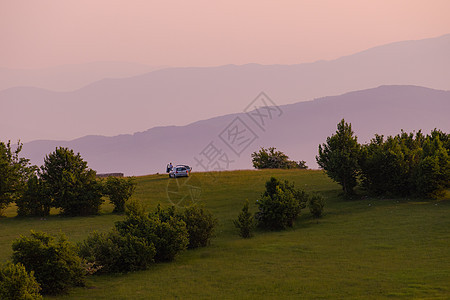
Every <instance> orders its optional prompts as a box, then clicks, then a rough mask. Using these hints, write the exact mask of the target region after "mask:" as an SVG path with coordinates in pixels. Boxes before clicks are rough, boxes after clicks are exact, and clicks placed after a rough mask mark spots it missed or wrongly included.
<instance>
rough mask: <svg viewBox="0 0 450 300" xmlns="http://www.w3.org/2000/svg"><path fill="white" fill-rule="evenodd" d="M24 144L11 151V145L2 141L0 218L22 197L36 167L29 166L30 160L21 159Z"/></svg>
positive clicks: (0, 154) (0, 158) (0, 145)
mask: <svg viewBox="0 0 450 300" xmlns="http://www.w3.org/2000/svg"><path fill="white" fill-rule="evenodd" d="M20 151H22V144H20V143H18V144H17V147H16V149H11V143H10V142H8V143H6V144H5V143H3V142H1V141H0V216H1V215H2V214H3V210H4V209H5V208H6V207H7V206H8V205H9V204H10V203H12V202H14V201H16V200H17V199H19V198H20V197H21V196H22V193H23V191H24V190H25V186H26V181H27V180H28V178H29V177H30V175H31V174H32V173H33V172H34V170H35V167H32V166H29V159H26V158H23V157H19V153H20Z"/></svg>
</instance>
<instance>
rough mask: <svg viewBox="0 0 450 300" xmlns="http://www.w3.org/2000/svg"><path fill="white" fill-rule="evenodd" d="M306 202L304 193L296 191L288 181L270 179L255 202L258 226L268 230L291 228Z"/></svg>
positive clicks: (306, 196) (306, 197) (306, 198)
mask: <svg viewBox="0 0 450 300" xmlns="http://www.w3.org/2000/svg"><path fill="white" fill-rule="evenodd" d="M307 201H308V195H307V194H306V193H305V192H304V191H301V190H296V189H295V188H294V185H293V184H290V183H289V182H288V181H285V182H280V181H278V180H277V179H276V178H274V177H272V178H270V180H269V181H267V182H266V191H265V192H264V193H263V195H262V197H261V198H260V199H259V200H257V202H256V205H257V206H258V209H259V211H258V212H257V213H256V215H255V217H256V220H257V222H258V225H259V226H260V227H264V228H267V229H270V230H278V229H285V228H287V227H292V226H293V224H294V221H295V219H297V217H298V215H299V214H300V211H301V209H302V208H304V207H305V206H306V203H307Z"/></svg>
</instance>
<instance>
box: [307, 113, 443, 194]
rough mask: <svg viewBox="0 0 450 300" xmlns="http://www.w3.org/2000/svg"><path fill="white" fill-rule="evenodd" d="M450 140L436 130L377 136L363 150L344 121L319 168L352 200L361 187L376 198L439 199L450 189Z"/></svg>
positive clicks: (320, 158)
mask: <svg viewBox="0 0 450 300" xmlns="http://www.w3.org/2000/svg"><path fill="white" fill-rule="evenodd" d="M449 153H450V134H447V133H445V132H442V131H441V130H438V129H434V130H432V131H431V132H430V133H429V134H426V135H425V134H423V133H422V131H418V132H411V133H407V132H405V131H403V130H402V131H401V132H400V133H399V134H397V135H395V136H388V137H384V136H383V135H379V134H376V135H375V137H374V138H373V139H371V141H370V142H369V143H366V144H359V143H358V140H357V137H356V136H355V134H354V132H353V130H352V126H351V124H350V123H346V122H345V120H344V119H342V120H341V122H339V124H338V125H337V131H336V132H335V134H333V135H331V136H330V137H328V138H327V140H326V143H324V144H322V145H319V154H318V156H316V160H317V163H318V164H319V166H320V167H321V168H322V169H323V170H325V172H326V173H327V175H328V176H329V177H330V178H332V179H333V180H334V181H336V182H337V183H339V184H340V185H341V186H342V189H343V192H344V194H345V195H347V196H351V195H353V194H354V189H355V187H357V186H361V187H362V188H363V189H365V190H366V191H368V192H369V193H371V194H374V195H385V196H398V197H404V196H413V197H425V198H438V197H441V196H443V195H444V194H445V192H446V190H447V189H448V188H449V187H450V156H449Z"/></svg>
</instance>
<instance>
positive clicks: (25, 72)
mask: <svg viewBox="0 0 450 300" xmlns="http://www.w3.org/2000/svg"><path fill="white" fill-rule="evenodd" d="M162 68H164V66H147V65H142V64H136V63H126V62H107V61H101V62H92V63H85V64H77V65H63V66H58V67H51V68H44V69H8V68H0V91H1V90H5V89H8V88H12V87H26V86H28V87H35V88H41V89H45V90H50V91H56V92H70V91H73V90H77V89H80V88H82V87H84V86H86V85H88V84H91V83H93V82H95V81H99V80H102V79H105V78H123V77H131V76H136V75H141V74H144V73H148V72H151V71H155V70H158V69H162Z"/></svg>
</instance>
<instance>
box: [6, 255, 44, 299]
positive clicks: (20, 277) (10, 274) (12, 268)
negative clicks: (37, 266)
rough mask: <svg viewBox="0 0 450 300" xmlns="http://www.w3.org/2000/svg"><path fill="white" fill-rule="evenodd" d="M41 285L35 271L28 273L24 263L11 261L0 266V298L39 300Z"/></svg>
mask: <svg viewBox="0 0 450 300" xmlns="http://www.w3.org/2000/svg"><path fill="white" fill-rule="evenodd" d="M40 290H41V287H40V286H39V283H38V282H37V281H36V279H35V278H34V275H33V272H31V273H30V274H28V273H27V271H26V270H25V267H24V266H23V265H22V264H20V263H19V264H12V263H9V264H7V265H6V266H3V267H2V266H0V299H3V300H37V299H42V296H41V295H40V294H39V291H40Z"/></svg>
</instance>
